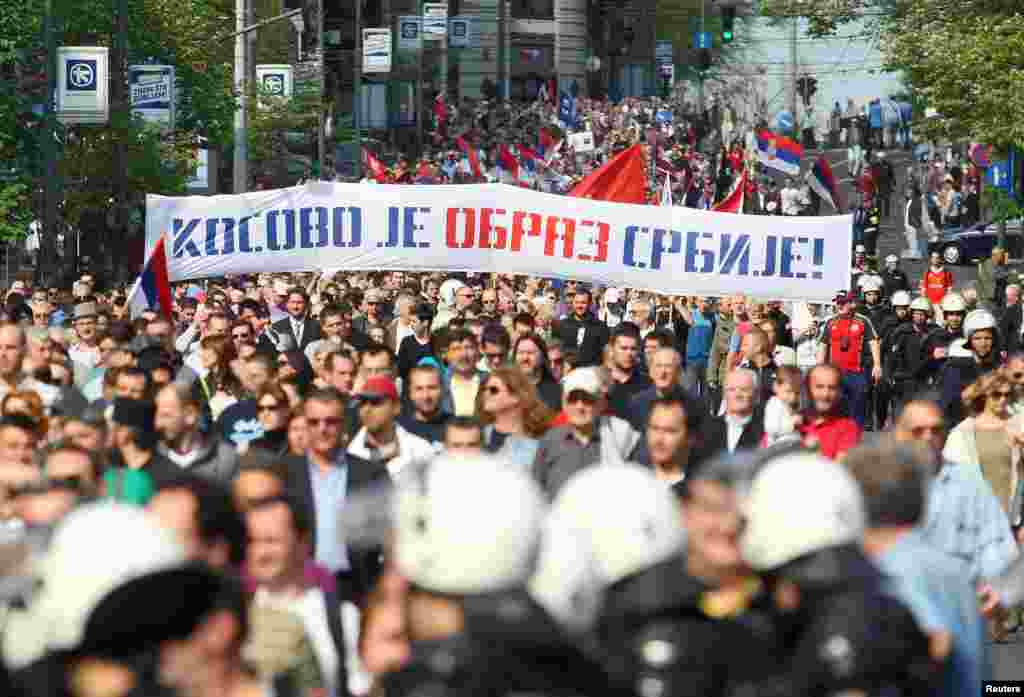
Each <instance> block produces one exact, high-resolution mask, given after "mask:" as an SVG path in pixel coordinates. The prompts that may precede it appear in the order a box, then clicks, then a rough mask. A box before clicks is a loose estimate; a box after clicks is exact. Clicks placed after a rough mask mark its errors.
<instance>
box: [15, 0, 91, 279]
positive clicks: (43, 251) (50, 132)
mask: <svg viewBox="0 0 1024 697" xmlns="http://www.w3.org/2000/svg"><path fill="white" fill-rule="evenodd" d="M55 3H56V0H46V17H45V18H44V20H43V34H44V35H43V41H44V44H43V45H44V46H46V93H45V95H44V97H43V109H44V111H43V115H44V119H43V157H44V159H45V163H46V167H45V172H46V174H45V177H44V181H43V191H44V196H43V229H42V231H41V232H40V235H39V262H40V263H39V268H38V269H36V276H37V278H39V279H40V280H41V281H48V279H47V278H46V276H45V274H46V273H49V272H51V271H52V267H53V263H54V261H55V257H56V249H57V205H58V204H59V203H60V201H59V199H60V188H59V187H58V186H57V114H56V113H54V104H53V98H54V90H55V89H56V87H57V26H58V24H59V22H58V20H57V17H56V11H57V8H56V7H55ZM7 253H8V254H10V247H8V250H7ZM75 264H76V265H77V264H78V259H77V258H76V259H75Z"/></svg>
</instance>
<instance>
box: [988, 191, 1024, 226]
mask: <svg viewBox="0 0 1024 697" xmlns="http://www.w3.org/2000/svg"><path fill="white" fill-rule="evenodd" d="M981 201H982V205H983V206H984V207H985V208H986V209H987V210H988V211H990V212H991V213H992V222H994V223H1005V222H1006V221H1008V220H1019V219H1020V218H1024V205H1021V200H1020V199H1019V198H1017V197H1016V196H1011V195H1010V194H1008V193H1007V192H1006V191H1005V190H1004V189H997V188H994V187H988V188H986V189H985V190H984V191H983V192H982V196H981Z"/></svg>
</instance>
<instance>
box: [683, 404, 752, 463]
mask: <svg viewBox="0 0 1024 697" xmlns="http://www.w3.org/2000/svg"><path fill="white" fill-rule="evenodd" d="M702 430H703V433H704V437H703V439H702V443H701V448H700V452H699V453H698V455H697V457H696V458H694V462H703V461H704V460H708V459H710V458H713V457H714V456H715V455H717V454H719V453H721V452H724V451H726V450H727V449H728V447H729V427H728V426H727V425H726V423H725V417H724V416H713V417H711V418H710V419H707V420H706V421H705V422H704V427H703V429H702ZM763 436H764V411H763V410H762V409H761V408H755V409H754V414H753V416H752V417H751V419H750V423H748V424H747V425H746V427H745V428H744V429H743V433H742V434H741V435H740V440H739V442H738V443H737V444H736V450H753V449H755V448H759V447H760V446H761V439H762V437H763Z"/></svg>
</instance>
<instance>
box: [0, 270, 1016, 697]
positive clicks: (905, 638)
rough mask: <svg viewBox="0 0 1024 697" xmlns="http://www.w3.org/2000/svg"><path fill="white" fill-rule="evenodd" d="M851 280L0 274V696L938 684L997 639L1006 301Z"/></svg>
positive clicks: (1010, 420)
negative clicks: (146, 280)
mask: <svg viewBox="0 0 1024 697" xmlns="http://www.w3.org/2000/svg"><path fill="white" fill-rule="evenodd" d="M856 263H857V264H858V266H857V268H855V277H854V278H855V280H854V286H853V287H852V288H851V289H849V290H847V291H843V292H842V293H839V294H837V296H836V297H835V299H834V303H833V305H834V307H832V308H831V309H830V308H824V307H815V306H808V305H803V304H796V305H794V306H792V307H789V306H784V305H783V304H781V303H775V302H763V301H760V300H758V299H754V298H747V297H744V296H740V295H737V296H733V297H725V298H719V299H717V300H715V299H712V298H702V297H688V298H683V297H666V296H659V295H656V294H651V293H646V292H641V291H637V290H633V289H620V288H596V287H590V286H588V285H586V284H584V283H580V282H575V281H572V280H566V281H558V280H551V279H544V278H536V277H516V276H510V275H504V274H477V273H458V274H438V273H430V274H419V273H405V272H400V271H395V272H390V271H387V272H373V273H346V272H338V273H335V274H324V273H315V274H314V273H310V274H261V275H258V276H256V275H254V276H241V277H233V278H225V279H221V280H220V281H218V282H208V283H204V284H197V283H181V284H177V285H176V286H175V287H174V288H173V303H174V307H173V313H172V315H171V316H166V315H164V314H161V313H160V312H158V311H156V310H148V311H145V312H142V313H140V314H139V315H138V316H136V317H132V316H130V312H129V304H128V303H127V298H126V296H125V294H124V292H123V291H122V290H120V289H107V288H103V287H101V286H99V285H98V284H97V281H96V279H95V278H94V277H92V276H90V275H85V276H82V277H81V278H80V279H79V280H78V281H77V282H76V283H75V285H74V287H73V289H72V292H71V293H69V294H65V293H63V292H61V291H60V290H59V289H56V288H49V289H48V288H32V287H30V286H29V285H27V284H26V283H25V282H22V281H18V282H16V283H15V284H14V285H13V287H12V288H11V289H10V290H9V292H8V294H7V296H6V303H5V305H4V308H3V313H4V317H3V322H2V324H0V492H2V499H0V505H2V507H0V511H2V522H3V528H2V533H3V544H2V545H0V564H2V565H3V566H2V571H0V581H2V583H0V589H2V591H3V592H2V599H3V601H4V604H3V613H2V615H0V629H2V632H0V634H2V640H0V651H2V657H3V662H2V666H3V669H4V673H6V674H5V675H3V676H2V677H0V680H3V681H6V682H7V684H6V685H4V684H0V692H2V693H3V694H11V695H19V696H20V695H26V696H28V695H32V696H34V695H39V696H42V695H48V696H49V695H75V696H79V695H135V694H147V695H148V694H176V695H188V696H196V697H207V696H210V697H212V696H213V695H217V696H218V697H219V696H221V695H242V694H245V695H249V694H253V695H257V694H258V695H279V696H283V695H291V694H300V695H328V696H343V695H359V696H362V695H422V694H431V695H434V694H437V695H449V694H451V695H455V694H459V695H462V694H470V693H473V694H479V693H481V692H483V693H486V694H513V693H516V694H522V693H529V694H565V695H569V694H572V695H578V694H623V695H627V694H632V695H642V696H643V697H651V696H652V695H701V696H708V695H746V694H757V695H780V696H794V697H795V696H797V695H800V696H803V695H835V694H838V693H841V692H842V691H843V690H852V691H853V693H856V694H864V695H878V696H881V695H950V696H953V695H956V696H961V695H965V694H972V693H973V692H974V691H976V690H977V689H978V685H979V684H980V680H982V679H983V678H986V677H990V663H989V653H988V652H989V641H990V640H994V641H1004V640H1006V638H1007V637H1008V635H1009V633H1010V632H1012V631H1015V630H1016V629H1017V628H1019V627H1020V617H1019V616H1018V614H1017V612H1016V610H1015V607H1014V603H1016V602H1017V600H1018V599H1017V597H1016V595H1015V594H1014V593H1015V592H1014V591H1013V588H1014V586H1013V585H1012V583H1010V582H1008V581H1007V579H1006V578H1005V577H1004V576H1003V574H1004V573H1005V572H1006V571H1007V569H1008V568H1010V567H1011V564H1012V563H1013V562H1014V561H1015V559H1016V558H1017V557H1018V540H1020V539H1024V534H1021V533H1020V529H1021V523H1022V505H1024V503H1022V498H1024V497H1022V492H1024V477H1022V476H1021V474H1022V468H1021V457H1020V453H1021V449H1022V448H1024V429H1022V428H1021V426H1022V424H1021V422H1020V414H1021V413H1022V412H1024V354H1022V353H1020V352H1019V351H1020V346H1019V344H1020V342H1021V338H1020V337H1021V332H1022V326H1024V323H1022V321H1021V305H1020V298H1019V295H1020V294H1019V279H1017V278H1014V277H1013V275H1012V274H1010V273H1009V272H1008V271H1007V269H1006V266H1005V258H1004V256H1002V254H1001V250H997V252H996V253H994V254H993V257H992V259H990V260H988V261H987V262H986V263H985V264H984V265H983V268H982V273H981V279H982V281H981V283H980V284H979V285H978V286H975V287H972V288H961V289H957V288H956V286H955V279H953V277H952V274H950V273H949V272H948V271H946V270H944V269H943V268H942V262H941V258H938V257H933V259H932V265H931V268H930V269H929V271H928V272H927V273H926V275H925V276H924V278H922V279H920V283H914V284H911V282H910V281H909V279H908V278H907V275H906V274H905V273H904V272H903V271H902V270H901V269H900V268H899V260H898V259H896V258H895V257H893V258H890V259H889V260H887V261H886V268H885V271H884V272H883V273H881V274H877V273H875V272H874V271H872V270H871V269H870V268H869V266H868V265H867V264H866V259H865V255H864V254H863V253H862V250H861V253H859V254H858V255H857V261H856ZM1014 289H1016V292H1015V293H1013V291H1014ZM826 310H827V312H826ZM935 320H939V321H940V322H941V324H936V323H935ZM867 431H873V433H870V434H868V435H866V432H867Z"/></svg>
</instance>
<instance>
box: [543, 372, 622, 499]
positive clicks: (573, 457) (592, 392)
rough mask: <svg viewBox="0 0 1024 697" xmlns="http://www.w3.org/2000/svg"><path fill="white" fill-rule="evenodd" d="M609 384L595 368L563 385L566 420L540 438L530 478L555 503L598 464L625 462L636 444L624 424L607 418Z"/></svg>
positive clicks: (578, 373) (617, 419) (569, 378)
mask: <svg viewBox="0 0 1024 697" xmlns="http://www.w3.org/2000/svg"><path fill="white" fill-rule="evenodd" d="M607 386H608V381H607V380H605V379H604V378H603V377H602V375H601V372H600V370H599V369H598V368H594V367H588V368H577V369H576V370H574V371H572V372H571V373H569V375H568V376H566V378H565V381H564V382H563V384H562V405H563V408H564V410H565V414H566V417H567V423H566V424H565V425H564V426H556V427H555V428H552V429H551V430H549V431H548V432H547V433H546V434H544V437H543V438H541V441H540V446H539V447H538V449H537V457H536V459H535V460H534V463H533V475H534V478H535V479H536V480H537V482H538V483H539V484H540V485H541V487H542V488H543V489H544V491H546V492H547V493H548V495H549V496H551V497H554V495H555V494H556V493H557V492H558V490H559V489H561V488H562V485H564V484H565V482H566V481H568V480H569V478H570V477H572V475H573V474H575V473H576V472H578V471H580V470H582V469H584V468H586V467H589V466H591V465H595V464H598V463H602V464H608V463H617V462H618V463H621V462H628V461H629V460H630V459H631V458H632V457H633V453H634V449H635V448H636V446H637V445H638V444H639V443H640V440H641V438H640V434H639V433H637V431H635V430H634V429H633V428H632V427H631V426H630V425H629V423H628V422H626V421H624V420H623V419H620V418H617V417H615V416H610V415H608V414H607V413H606V412H607V408H608V395H607Z"/></svg>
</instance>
